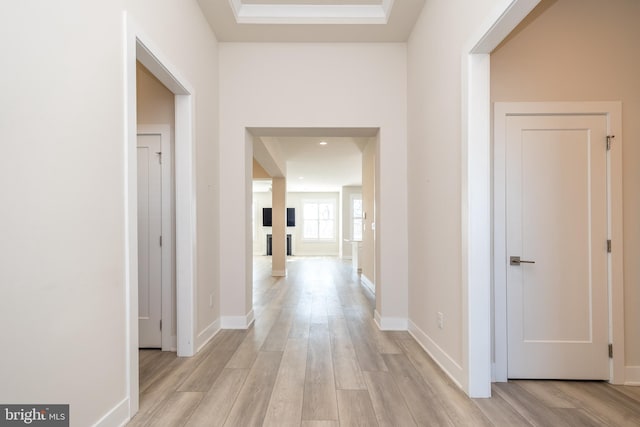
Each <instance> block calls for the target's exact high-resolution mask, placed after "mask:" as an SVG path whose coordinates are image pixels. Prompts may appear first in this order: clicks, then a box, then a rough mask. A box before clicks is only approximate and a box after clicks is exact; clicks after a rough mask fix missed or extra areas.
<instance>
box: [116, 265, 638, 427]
mask: <svg viewBox="0 0 640 427" xmlns="http://www.w3.org/2000/svg"><path fill="white" fill-rule="evenodd" d="M287 268H288V275H287V277H285V278H273V277H271V275H270V259H269V258H267V257H257V258H256V259H255V261H254V311H255V319H256V320H255V324H254V325H253V327H251V328H250V329H249V330H247V331H242V330H222V331H220V332H219V333H218V334H217V335H216V336H215V337H214V339H213V340H212V341H211V342H210V343H209V344H208V345H207V346H206V347H205V348H204V349H203V350H202V351H201V352H200V353H198V354H197V355H196V356H194V357H192V358H176V356H175V353H167V352H160V351H155V350H141V351H140V377H141V378H140V393H141V395H140V411H139V413H138V414H137V415H136V417H135V418H134V419H133V420H132V421H131V422H130V423H129V425H131V426H147V425H149V426H154V427H155V426H182V425H187V426H233V427H245V426H279V427H280V426H307V427H311V426H327V427H328V426H354V425H358V426H376V425H379V426H396V427H398V426H399V427H404V426H414V425H418V426H520V425H522V426H532V425H533V426H554V427H555V426H605V425H606V426H613V425H615V426H627V425H628V426H632V425H633V426H637V425H640V388H633V387H619V386H611V385H609V384H606V383H600V382H559V381H514V382H510V383H500V384H494V386H493V396H494V397H493V398H491V399H475V400H474V399H469V398H468V397H466V395H465V394H464V393H463V392H462V391H460V389H459V388H458V387H457V386H456V385H455V384H453V383H452V382H451V381H450V380H449V378H448V377H447V376H446V375H445V374H444V373H443V372H442V371H441V370H440V369H439V368H438V366H436V365H435V364H434V363H433V361H432V360H431V359H430V357H429V356H428V355H427V354H426V353H425V352H424V351H423V350H422V348H421V347H420V346H419V345H418V344H417V343H416V341H414V339H413V338H412V337H411V336H410V335H409V334H408V333H406V332H381V331H379V330H378V328H377V327H376V326H375V324H374V322H373V306H374V301H373V298H372V296H371V295H369V294H368V293H367V291H365V290H364V288H363V287H362V286H361V285H360V284H359V283H358V277H357V276H355V275H353V274H352V270H351V264H348V263H344V262H341V261H339V260H336V259H332V258H293V257H292V258H289V260H288V262H287Z"/></svg>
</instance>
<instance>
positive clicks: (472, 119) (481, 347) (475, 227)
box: [433, 0, 540, 397]
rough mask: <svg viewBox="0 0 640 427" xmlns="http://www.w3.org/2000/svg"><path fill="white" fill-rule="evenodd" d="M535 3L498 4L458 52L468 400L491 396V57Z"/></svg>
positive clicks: (464, 373)
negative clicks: (460, 72) (460, 59)
mask: <svg viewBox="0 0 640 427" xmlns="http://www.w3.org/2000/svg"><path fill="white" fill-rule="evenodd" d="M539 2H540V0H503V1H501V2H499V4H498V5H497V6H496V8H495V9H494V10H493V11H492V12H491V13H490V14H489V16H488V18H487V20H486V21H485V22H483V23H482V24H481V25H480V26H479V27H478V29H477V30H476V31H475V33H474V35H473V36H472V37H471V38H470V39H469V40H468V42H467V44H466V45H465V46H464V48H463V50H462V52H461V53H462V61H461V63H462V82H463V84H462V121H461V122H462V129H461V135H462V148H461V153H462V156H461V171H462V177H461V182H462V188H461V220H462V222H461V230H462V242H461V245H462V246H461V247H462V248H463V253H462V257H461V271H462V290H463V291H462V292H463V297H462V304H463V328H464V329H463V354H464V359H465V360H464V363H463V365H464V367H465V368H464V370H463V371H462V372H461V373H460V374H459V376H458V377H456V378H457V379H458V381H459V383H460V384H463V389H464V390H465V391H466V393H467V394H468V395H469V396H470V397H490V396H491V368H492V365H491V261H490V259H489V258H488V254H490V253H491V252H490V251H491V221H490V212H491V191H490V189H491V159H490V153H491V136H490V132H489V129H490V128H491V127H490V126H491V114H490V113H491V110H490V108H491V104H490V101H491V100H490V89H489V88H490V78H489V77H490V71H491V66H490V62H491V58H490V54H491V51H493V50H494V49H495V48H496V47H497V46H498V44H499V43H501V42H502V40H504V38H505V37H507V35H509V33H511V31H513V29H514V28H515V27H516V26H517V25H518V24H519V23H520V22H521V21H522V20H523V19H524V18H525V17H526V16H527V15H528V14H529V12H530V11H531V10H533V8H534V7H535V6H536V5H537V4H538V3H539ZM433 351H434V352H436V350H435V349H434V350H433ZM434 354H435V353H434ZM437 360H439V361H440V360H444V359H437ZM452 369H455V368H452ZM447 371H449V372H453V370H449V369H447Z"/></svg>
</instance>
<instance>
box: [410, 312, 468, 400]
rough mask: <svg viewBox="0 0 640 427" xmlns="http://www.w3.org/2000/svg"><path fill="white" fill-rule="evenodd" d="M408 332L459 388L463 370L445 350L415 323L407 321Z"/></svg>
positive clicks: (462, 378)
mask: <svg viewBox="0 0 640 427" xmlns="http://www.w3.org/2000/svg"><path fill="white" fill-rule="evenodd" d="M409 334H410V335H411V336H412V337H413V338H414V339H415V340H416V341H417V342H418V344H420V346H421V347H422V348H423V349H424V351H426V352H427V354H428V355H429V356H430V357H431V359H432V360H433V361H434V362H436V364H437V365H438V366H439V367H440V368H441V369H442V370H443V371H444V372H445V374H447V375H448V376H449V378H451V380H452V381H453V382H454V383H455V384H456V385H457V386H458V387H460V388H461V389H462V388H463V387H462V383H463V380H464V370H463V369H462V366H460V364H459V363H457V362H456V361H455V360H453V358H451V356H449V354H447V352H445V351H444V350H443V349H442V348H440V346H439V345H438V344H436V342H435V341H433V340H432V339H431V338H430V337H429V336H428V335H427V334H426V333H425V332H424V331H423V330H422V329H420V328H419V327H418V326H417V325H416V324H415V323H413V322H412V321H409Z"/></svg>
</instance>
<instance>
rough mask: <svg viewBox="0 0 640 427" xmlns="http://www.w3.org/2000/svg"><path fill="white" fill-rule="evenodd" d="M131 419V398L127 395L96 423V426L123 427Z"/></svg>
mask: <svg viewBox="0 0 640 427" xmlns="http://www.w3.org/2000/svg"><path fill="white" fill-rule="evenodd" d="M130 419H131V418H130V417H129V398H128V397H127V398H125V399H123V400H122V401H121V402H120V403H118V404H117V405H116V406H114V407H113V408H111V410H109V412H107V413H106V414H105V415H104V416H103V417H102V418H100V419H99V420H98V421H97V422H96V423H95V424H94V427H121V426H124V425H125V424H127V422H129V420H130Z"/></svg>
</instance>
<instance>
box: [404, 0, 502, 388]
mask: <svg viewBox="0 0 640 427" xmlns="http://www.w3.org/2000/svg"><path fill="white" fill-rule="evenodd" d="M507 3H508V2H505V1H501V0H476V1H465V0H429V1H427V2H426V3H425V6H424V8H423V10H422V12H421V14H420V17H419V18H418V21H417V23H416V26H415V28H414V30H413V32H412V33H411V36H410V38H409V42H408V54H407V55H408V66H407V69H408V94H409V95H408V135H409V136H408V145H407V152H408V157H407V158H408V160H407V176H408V178H407V182H408V200H409V208H408V212H409V215H408V227H409V230H411V232H410V233H409V252H408V256H409V327H410V330H411V331H412V333H413V334H414V336H416V338H417V339H418V340H419V341H420V342H421V343H422V345H423V346H425V348H427V349H428V350H429V352H430V353H431V355H432V356H433V357H434V358H435V360H436V361H437V362H438V363H439V364H440V365H441V366H442V367H444V369H445V370H446V371H447V372H448V373H449V374H450V375H451V376H452V377H453V378H454V379H455V380H456V381H457V382H458V383H459V384H460V385H461V386H462V387H463V388H467V384H468V375H469V368H468V363H467V361H466V354H467V348H466V346H467V342H468V331H467V325H466V323H465V319H466V314H467V307H466V306H465V304H464V301H465V300H466V295H467V289H466V288H465V287H464V285H463V280H462V254H463V251H466V248H463V247H462V243H461V242H462V225H461V222H462V217H461V209H462V207H463V205H462V204H461V199H462V194H461V192H462V182H461V176H462V169H461V166H462V152H461V146H462V145H463V144H462V139H461V138H462V135H461V129H462V122H461V120H462V91H463V76H462V68H463V64H462V58H463V55H466V54H467V53H468V50H467V51H466V52H465V51H464V50H463V48H467V49H470V48H471V46H467V43H468V42H469V40H470V38H471V36H472V35H473V33H474V32H476V31H478V29H479V27H480V26H481V25H482V24H484V22H485V21H487V19H488V18H489V16H492V15H493V13H494V11H497V10H500V11H502V10H504V8H505V7H506V6H507ZM470 303H471V302H470ZM438 312H440V313H442V314H443V318H444V325H443V326H444V327H443V328H442V329H440V328H438V322H437V313H438ZM487 346H489V343H487Z"/></svg>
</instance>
